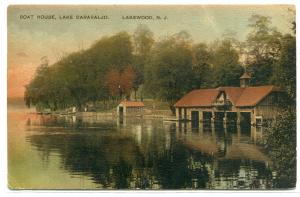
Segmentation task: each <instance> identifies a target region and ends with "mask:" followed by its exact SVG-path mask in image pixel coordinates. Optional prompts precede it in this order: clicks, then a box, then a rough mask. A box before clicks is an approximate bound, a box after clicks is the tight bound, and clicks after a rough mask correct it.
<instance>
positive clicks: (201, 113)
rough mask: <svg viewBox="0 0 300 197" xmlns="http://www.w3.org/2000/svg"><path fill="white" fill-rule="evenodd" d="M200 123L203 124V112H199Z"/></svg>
mask: <svg viewBox="0 0 300 197" xmlns="http://www.w3.org/2000/svg"><path fill="white" fill-rule="evenodd" d="M199 122H203V111H199Z"/></svg>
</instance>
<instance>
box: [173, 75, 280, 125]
mask: <svg viewBox="0 0 300 197" xmlns="http://www.w3.org/2000/svg"><path fill="white" fill-rule="evenodd" d="M250 79H251V77H250V76H249V75H248V74H246V73H245V74H243V76H242V77H241V78H240V87H219V88H214V89H196V90H193V91H191V92H189V93H188V94H186V95H185V96H183V97H182V98H181V99H180V100H178V101H177V102H176V103H175V109H176V118H177V119H178V120H191V121H200V122H201V121H203V120H211V121H212V122H213V121H222V122H224V123H226V122H228V121H235V122H237V123H238V124H239V123H240V122H241V121H247V122H250V123H251V124H252V125H261V124H262V123H263V121H266V120H272V119H274V118H275V117H276V115H277V114H278V113H279V110H280V106H279V98H280V97H281V96H282V93H283V92H282V91H281V90H280V89H279V88H278V87H276V86H273V85H267V86H253V87H251V86H249V85H250Z"/></svg>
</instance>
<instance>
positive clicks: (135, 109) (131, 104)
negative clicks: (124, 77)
mask: <svg viewBox="0 0 300 197" xmlns="http://www.w3.org/2000/svg"><path fill="white" fill-rule="evenodd" d="M144 107H145V105H144V103H143V102H141V101H122V102H121V103H120V104H119V105H118V107H117V114H118V116H123V115H124V116H128V115H143V112H144Z"/></svg>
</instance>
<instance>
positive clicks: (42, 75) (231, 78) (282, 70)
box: [25, 15, 296, 110]
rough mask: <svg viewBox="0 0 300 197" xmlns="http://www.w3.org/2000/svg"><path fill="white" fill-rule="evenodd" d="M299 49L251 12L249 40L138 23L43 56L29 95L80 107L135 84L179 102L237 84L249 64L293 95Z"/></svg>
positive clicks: (31, 100)
mask: <svg viewBox="0 0 300 197" xmlns="http://www.w3.org/2000/svg"><path fill="white" fill-rule="evenodd" d="M295 50H296V43H295V36H294V35H292V33H291V34H287V35H282V34H281V33H280V32H278V31H277V30H276V28H275V27H272V25H271V19H270V18H268V17H264V16H259V15H254V16H252V17H251V18H250V19H249V34H248V36H247V39H246V40H245V41H244V42H241V41H238V40H237V38H236V35H235V33H234V32H229V33H228V32H227V33H224V36H223V37H222V38H221V39H219V40H216V41H214V42H213V43H194V42H193V40H192V38H191V37H190V35H189V34H188V33H187V32H185V31H182V32H179V33H176V34H174V35H171V36H167V37H164V38H162V39H160V40H155V39H154V35H153V33H152V32H151V30H150V29H149V28H148V27H147V26H145V25H139V26H138V27H137V29H136V31H135V32H134V33H133V35H130V34H128V33H127V32H120V33H118V34H116V35H113V36H109V37H108V36H107V37H102V38H101V39H100V40H98V41H96V42H95V43H94V44H93V45H92V46H91V47H90V48H89V49H86V50H81V51H78V52H74V53H72V54H69V55H67V56H65V57H63V58H61V59H60V60H59V61H57V62H56V63H54V64H53V65H48V64H47V62H46V63H45V61H44V62H43V63H42V64H41V66H40V67H39V68H38V69H37V72H36V75H35V77H34V79H33V80H32V81H31V83H30V84H28V85H27V86H26V92H25V101H26V104H27V105H28V106H31V105H35V106H36V107H37V108H40V109H43V108H50V109H51V110H57V109H65V108H68V107H71V106H76V107H78V108H79V109H81V108H82V106H83V105H85V104H86V103H90V102H96V101H106V100H119V99H122V98H125V97H127V98H128V97H130V95H131V92H135V99H136V97H137V92H139V98H141V99H142V98H143V97H146V98H154V99H160V100H164V101H167V102H169V104H170V108H171V109H172V110H173V107H172V106H173V104H174V102H175V101H176V100H178V99H179V98H180V97H182V96H183V95H184V94H186V93H187V92H188V91H190V90H192V89H196V88H209V87H218V86H239V77H240V76H241V75H242V73H243V72H244V70H247V72H248V73H250V74H251V75H252V76H253V78H252V81H251V83H252V84H253V85H265V84H276V85H278V86H281V87H283V88H284V89H285V90H287V93H288V94H289V95H290V97H291V100H294V101H295V96H296V76H295V70H296V66H295V64H296V52H295ZM141 89H143V91H141ZM139 90H140V91H139Z"/></svg>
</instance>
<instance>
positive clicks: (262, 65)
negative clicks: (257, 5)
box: [245, 15, 282, 85]
mask: <svg viewBox="0 0 300 197" xmlns="http://www.w3.org/2000/svg"><path fill="white" fill-rule="evenodd" d="M249 22H250V24H249V27H250V28H251V32H250V33H249V34H248V37H247V40H246V44H245V45H246V47H247V49H246V50H245V51H246V53H247V57H248V61H249V65H247V67H248V70H249V72H250V73H251V74H252V76H254V78H253V80H252V83H253V84H255V85H264V84H269V83H270V81H271V77H272V72H273V69H274V64H275V62H276V61H277V60H278V58H279V54H280V49H281V42H280V40H281V37H282V35H281V33H280V32H278V31H277V30H276V28H275V27H271V18H270V17H266V16H261V15H253V16H252V17H251V18H250V19H249Z"/></svg>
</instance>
